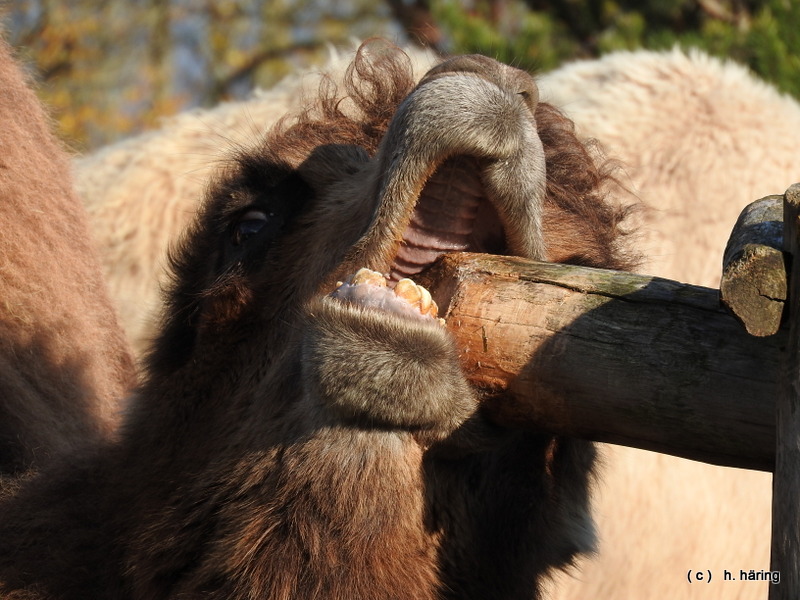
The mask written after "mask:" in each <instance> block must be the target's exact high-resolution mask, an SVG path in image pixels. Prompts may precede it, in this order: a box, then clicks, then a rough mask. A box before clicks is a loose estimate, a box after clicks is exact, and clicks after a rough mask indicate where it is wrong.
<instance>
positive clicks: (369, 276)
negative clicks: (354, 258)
mask: <svg viewBox="0 0 800 600" xmlns="http://www.w3.org/2000/svg"><path fill="white" fill-rule="evenodd" d="M359 283H369V284H371V285H377V286H379V287H386V278H385V277H384V276H383V275H382V274H381V273H378V272H377V271H372V270H371V269H367V268H366V267H362V268H360V269H359V270H358V271H356V274H355V275H353V279H352V280H351V281H350V284H351V285H358V284H359Z"/></svg>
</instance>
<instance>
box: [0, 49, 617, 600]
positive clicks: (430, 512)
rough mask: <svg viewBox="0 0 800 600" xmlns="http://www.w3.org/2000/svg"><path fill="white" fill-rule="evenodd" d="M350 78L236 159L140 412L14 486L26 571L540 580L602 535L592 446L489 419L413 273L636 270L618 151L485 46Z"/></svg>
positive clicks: (215, 190)
mask: <svg viewBox="0 0 800 600" xmlns="http://www.w3.org/2000/svg"><path fill="white" fill-rule="evenodd" d="M342 89H343V91H342ZM342 89H340V88H339V87H337V86H333V85H331V84H330V82H328V83H327V84H325V85H323V86H322V87H321V91H320V95H319V98H318V99H317V100H316V101H314V102H313V104H312V105H311V106H310V107H309V108H308V109H307V110H305V111H303V112H301V113H300V114H299V115H298V116H296V117H294V118H290V119H286V120H284V121H282V122H280V123H279V124H278V125H277V126H276V127H275V128H273V129H272V130H271V131H270V132H268V133H267V134H266V135H265V136H263V137H261V138H260V139H258V140H255V141H254V143H253V144H251V145H250V146H249V147H247V148H240V149H238V150H237V151H236V152H234V153H233V154H232V155H231V156H230V158H229V160H228V161H227V162H226V163H225V164H223V165H222V167H221V169H220V170H219V172H218V173H217V174H216V175H215V176H214V177H213V179H212V181H211V183H210V184H209V186H208V190H207V193H206V195H205V200H204V201H203V203H202V205H201V207H200V209H199V211H198V213H197V216H196V218H195V219H194V220H193V221H192V224H191V225H190V227H189V230H188V232H187V233H186V235H185V236H184V237H183V239H182V241H181V242H180V244H179V245H178V247H177V249H176V250H175V251H174V252H173V254H172V257H171V260H170V263H171V267H170V270H171V282H170V283H169V285H168V288H167V291H166V298H165V304H164V309H163V312H162V316H161V320H160V324H159V326H158V333H157V335H156V339H155V341H154V343H153V345H152V347H151V348H150V350H149V352H148V353H147V355H146V357H145V358H144V360H143V372H142V375H141V384H140V385H139V386H138V388H137V390H136V392H135V393H134V394H133V395H132V396H131V397H130V398H129V399H128V400H126V403H125V414H124V420H123V422H122V424H121V425H120V427H119V429H118V431H117V433H116V435H115V436H113V437H111V438H103V439H96V440H92V441H91V442H90V443H87V444H84V445H83V446H82V447H81V448H79V449H77V450H75V451H74V452H71V453H67V454H65V455H64V456H63V457H61V458H59V459H58V460H55V461H53V462H51V463H50V464H49V465H46V466H45V467H44V468H42V469H41V472H40V473H39V474H38V475H37V476H35V477H31V478H28V479H27V480H26V481H25V482H23V483H22V484H20V485H19V486H13V487H12V489H11V490H9V491H7V492H6V493H5V497H4V498H3V500H2V501H1V502H0V596H3V597H10V598H15V597H24V598H37V599H56V598H58V599H72V598H75V599H77V598H81V599H83V598H147V599H148V600H150V599H159V598H179V597H203V598H226V599H230V598H253V597H263V598H312V597H313V598H328V599H337V598H340V599H345V598H347V599H358V598H369V599H381V598H385V599H390V598H391V599H402V598H409V599H415V600H419V599H423V600H424V599H426V598H430V599H433V598H487V597H503V598H537V597H541V591H542V588H543V586H544V585H545V583H546V580H547V578H548V577H549V576H550V575H551V574H552V573H553V572H554V571H555V570H557V569H560V568H564V567H567V566H569V565H571V564H573V563H574V561H575V560H577V558H578V557H579V556H581V555H582V554H585V553H588V552H591V551H592V550H593V548H594V543H595V529H594V525H593V522H592V518H591V514H590V508H589V498H590V494H591V489H592V485H593V482H594V477H595V469H594V463H595V448H594V445H593V444H592V443H591V442H587V441H584V440H579V439H572V438H568V437H564V436H554V435H551V434H548V433H544V432H521V431H513V430H507V429H502V428H499V427H497V426H495V425H493V424H491V423H490V422H489V421H488V420H487V419H486V417H485V416H484V415H483V413H482V411H481V409H480V399H481V390H478V389H474V388H472V387H470V385H469V384H468V383H467V381H466V379H465V377H464V375H463V373H462V372H461V368H460V364H459V360H458V355H457V351H456V348H455V347H454V345H453V343H452V340H451V338H450V336H449V334H448V333H447V331H446V329H445V328H444V327H442V325H441V323H440V322H439V320H438V319H437V318H436V313H437V309H436V305H435V303H434V302H433V301H432V300H431V298H430V295H429V293H428V292H427V291H426V290H425V289H424V288H421V287H420V286H419V285H417V284H416V283H415V282H414V281H413V277H415V276H416V275H417V274H420V273H422V272H423V271H424V270H425V269H426V268H427V267H428V266H429V265H430V264H432V263H433V262H435V260H436V259H437V258H438V257H439V256H441V255H442V254H444V253H449V252H453V251H477V252H490V253H500V254H515V255H519V256H524V257H529V258H534V259H540V260H544V259H547V260H556V261H562V262H575V263H579V264H585V265H589V266H598V267H609V268H616V269H623V268H629V267H630V266H631V264H632V257H631V255H630V254H629V253H628V252H627V251H626V248H625V244H624V239H625V236H623V235H621V234H622V231H623V229H622V224H623V223H624V220H625V218H626V217H627V215H628V212H629V206H628V205H625V204H618V203H615V202H612V201H611V200H609V199H608V198H607V197H606V190H607V188H609V187H610V186H611V185H612V171H611V170H610V168H609V165H607V164H606V163H605V161H603V160H602V157H600V156H599V155H598V154H597V153H596V152H595V151H594V149H593V148H592V147H591V146H586V145H584V144H582V143H581V142H580V141H579V140H578V138H577V137H576V135H575V133H574V129H573V125H572V123H571V121H569V120H568V119H567V118H566V117H564V116H563V115H562V114H561V113H560V112H559V111H558V110H556V109H555V108H554V107H552V106H551V105H549V104H547V103H544V102H540V101H539V92H538V88H537V86H536V83H535V82H534V80H533V79H532V78H531V77H530V76H529V75H528V74H527V73H524V72H522V71H519V70H517V69H514V68H511V67H508V66H505V65H501V64H500V63H497V62H495V61H493V60H491V59H488V58H485V57H482V56H468V57H459V58H455V59H452V60H449V61H445V62H443V63H442V64H440V65H437V66H435V67H433V68H432V69H430V70H429V71H428V72H427V73H426V74H425V75H424V76H423V77H422V79H421V80H420V81H418V82H417V81H416V80H415V78H414V76H413V72H412V69H411V66H410V64H409V62H408V59H407V57H406V55H405V54H403V53H402V52H401V51H400V50H399V49H396V48H393V47H388V46H386V45H384V44H382V43H378V42H375V43H370V44H366V45H365V46H364V47H362V49H361V50H360V51H359V52H358V54H357V55H356V57H355V59H354V62H353V65H352V67H350V68H349V69H348V72H347V74H346V76H345V77H344V84H343V86H342ZM345 110H346V111H347V112H345ZM454 114H456V115H459V118H453V115H454Z"/></svg>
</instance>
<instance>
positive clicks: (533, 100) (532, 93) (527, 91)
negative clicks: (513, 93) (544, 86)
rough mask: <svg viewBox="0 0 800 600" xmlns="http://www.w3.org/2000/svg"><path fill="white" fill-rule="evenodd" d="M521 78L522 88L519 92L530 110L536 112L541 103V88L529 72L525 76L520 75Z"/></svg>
mask: <svg viewBox="0 0 800 600" xmlns="http://www.w3.org/2000/svg"><path fill="white" fill-rule="evenodd" d="M520 79H521V80H522V81H520V88H521V89H520V90H519V91H518V92H517V93H518V94H519V95H520V97H521V98H522V100H523V102H525V104H526V105H527V107H528V110H530V111H531V113H535V112H536V106H537V105H538V104H539V88H538V87H536V84H535V83H534V82H533V80H532V79H531V78H530V76H529V75H528V74H527V73H525V74H524V76H520Z"/></svg>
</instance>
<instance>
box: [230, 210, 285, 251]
mask: <svg viewBox="0 0 800 600" xmlns="http://www.w3.org/2000/svg"><path fill="white" fill-rule="evenodd" d="M274 217H275V215H274V214H273V213H269V214H267V213H265V212H264V211H261V210H248V211H247V212H246V213H244V214H243V215H242V217H241V218H240V219H239V221H237V223H236V224H235V225H234V227H233V232H232V234H231V241H232V242H233V245H234V246H240V245H242V244H243V243H245V242H246V241H247V240H248V239H249V238H251V237H253V236H254V235H256V234H257V233H259V232H260V231H261V230H262V229H264V227H265V226H266V225H267V223H269V221H270V219H272V218H274Z"/></svg>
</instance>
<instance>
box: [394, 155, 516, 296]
mask: <svg viewBox="0 0 800 600" xmlns="http://www.w3.org/2000/svg"><path fill="white" fill-rule="evenodd" d="M507 251H508V245H507V243H506V238H505V232H504V231H503V225H502V223H501V221H500V216H499V215H498V213H497V210H496V209H495V207H494V205H493V204H492V202H491V201H490V200H489V199H488V198H487V197H486V193H485V191H484V187H483V185H482V183H481V180H480V164H479V161H478V160H477V159H475V158H472V157H469V156H459V157H454V158H450V159H447V160H445V161H444V162H443V163H442V164H441V165H440V166H439V168H438V169H436V171H435V172H434V173H433V175H432V176H431V177H430V178H429V179H428V181H427V182H426V184H425V186H424V188H423V190H422V192H421V193H420V196H419V198H418V200H417V202H416V205H415V207H414V212H413V213H412V215H411V219H410V220H409V223H408V225H407V226H406V228H405V230H404V231H403V236H402V241H401V242H400V244H399V246H398V249H397V253H396V255H395V257H394V259H393V261H392V263H391V265H390V267H389V270H388V274H387V275H388V279H389V285H390V286H391V285H394V284H395V283H396V282H397V281H399V280H401V279H403V278H414V277H416V276H417V275H419V274H420V273H421V272H422V271H424V270H425V269H427V268H428V267H430V266H431V265H432V264H433V263H434V262H436V260H437V259H438V258H439V257H440V256H442V255H443V254H448V253H452V252H483V253H487V254H506V253H507Z"/></svg>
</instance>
